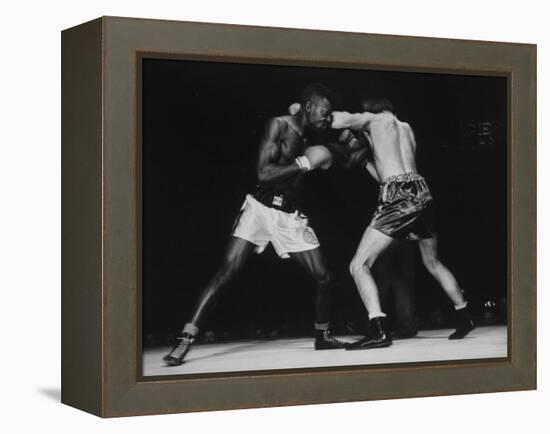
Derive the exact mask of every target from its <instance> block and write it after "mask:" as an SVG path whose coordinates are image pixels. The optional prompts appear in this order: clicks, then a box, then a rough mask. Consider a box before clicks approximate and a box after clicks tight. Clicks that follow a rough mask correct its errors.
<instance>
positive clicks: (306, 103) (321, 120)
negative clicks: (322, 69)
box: [300, 84, 332, 130]
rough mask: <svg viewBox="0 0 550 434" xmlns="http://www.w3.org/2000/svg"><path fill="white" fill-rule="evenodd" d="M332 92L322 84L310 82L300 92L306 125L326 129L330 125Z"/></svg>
mask: <svg viewBox="0 0 550 434" xmlns="http://www.w3.org/2000/svg"><path fill="white" fill-rule="evenodd" d="M331 100H332V94H331V92H330V90H329V89H328V88H327V87H326V86H323V85H322V84H310V85H309V86H307V87H306V88H305V89H304V91H303V92H302V98H301V101H300V102H301V107H302V110H303V112H304V115H305V119H306V121H307V123H308V125H310V126H312V127H314V128H318V129H321V130H326V129H328V128H329V127H330V122H331V119H330V114H331V113H332V103H331Z"/></svg>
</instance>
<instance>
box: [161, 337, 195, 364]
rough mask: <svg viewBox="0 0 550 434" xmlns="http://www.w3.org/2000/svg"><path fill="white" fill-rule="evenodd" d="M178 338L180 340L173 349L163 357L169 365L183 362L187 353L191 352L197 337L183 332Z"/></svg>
mask: <svg viewBox="0 0 550 434" xmlns="http://www.w3.org/2000/svg"><path fill="white" fill-rule="evenodd" d="M177 339H178V342H177V343H176V345H174V347H173V348H172V351H170V353H168V354H167V355H166V356H164V357H163V358H162V360H164V362H165V363H166V364H167V365H168V366H179V365H181V364H183V359H184V358H185V355H186V354H187V353H188V352H189V350H190V348H191V345H192V344H193V342H195V337H194V336H193V335H191V334H189V333H182V334H181V335H180V336H178V338H177Z"/></svg>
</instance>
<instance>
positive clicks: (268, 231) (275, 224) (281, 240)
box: [233, 194, 319, 259]
mask: <svg viewBox="0 0 550 434" xmlns="http://www.w3.org/2000/svg"><path fill="white" fill-rule="evenodd" d="M233 236H235V237H238V238H242V239H243V240H246V241H249V242H251V243H252V244H254V245H256V249H255V250H256V252H257V253H262V252H263V251H264V250H265V248H266V247H267V245H268V244H269V243H271V244H272V246H273V249H274V250H275V252H276V253H277V255H279V256H280V257H281V258H283V259H287V258H290V255H289V253H294V252H305V251H308V250H313V249H316V248H318V247H319V241H318V240H317V236H316V235H315V232H314V231H313V229H312V228H311V227H310V226H309V222H308V219H307V217H306V216H305V215H304V214H302V213H300V212H299V211H294V212H293V213H287V212H284V211H281V210H278V209H276V208H270V207H267V206H265V205H263V204H262V203H260V202H258V201H257V200H256V199H255V198H254V197H253V196H252V195H250V194H249V195H247V196H246V199H245V201H244V204H243V207H242V209H241V216H240V218H239V220H238V221H237V224H236V225H235V229H234V231H233Z"/></svg>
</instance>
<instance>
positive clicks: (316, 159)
mask: <svg viewBox="0 0 550 434" xmlns="http://www.w3.org/2000/svg"><path fill="white" fill-rule="evenodd" d="M304 155H305V156H306V157H307V159H308V160H309V162H310V164H311V169H317V168H320V169H324V170H326V169H328V168H329V167H330V166H331V165H332V154H331V153H330V151H329V150H328V149H327V148H326V147H325V146H323V145H315V146H310V147H309V148H306V150H305V151H304Z"/></svg>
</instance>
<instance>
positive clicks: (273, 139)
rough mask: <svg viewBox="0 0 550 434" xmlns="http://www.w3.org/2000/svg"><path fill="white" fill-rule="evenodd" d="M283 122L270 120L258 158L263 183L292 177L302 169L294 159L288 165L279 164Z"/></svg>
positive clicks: (259, 178) (260, 179)
mask: <svg viewBox="0 0 550 434" xmlns="http://www.w3.org/2000/svg"><path fill="white" fill-rule="evenodd" d="M281 134H282V131H281V123H280V122H279V121H278V120H277V119H272V120H270V121H269V122H268V124H267V127H266V130H265V134H264V137H263V139H262V143H261V144H260V155H259V158H258V168H257V174H258V180H259V181H260V182H262V183H269V182H278V181H281V180H284V179H286V178H289V177H292V176H294V175H296V174H297V173H298V172H300V171H301V170H302V169H301V168H300V167H299V166H298V164H296V163H295V162H294V161H293V162H292V163H290V164H287V165H282V164H278V162H279V158H280V156H281V145H280V139H281Z"/></svg>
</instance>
